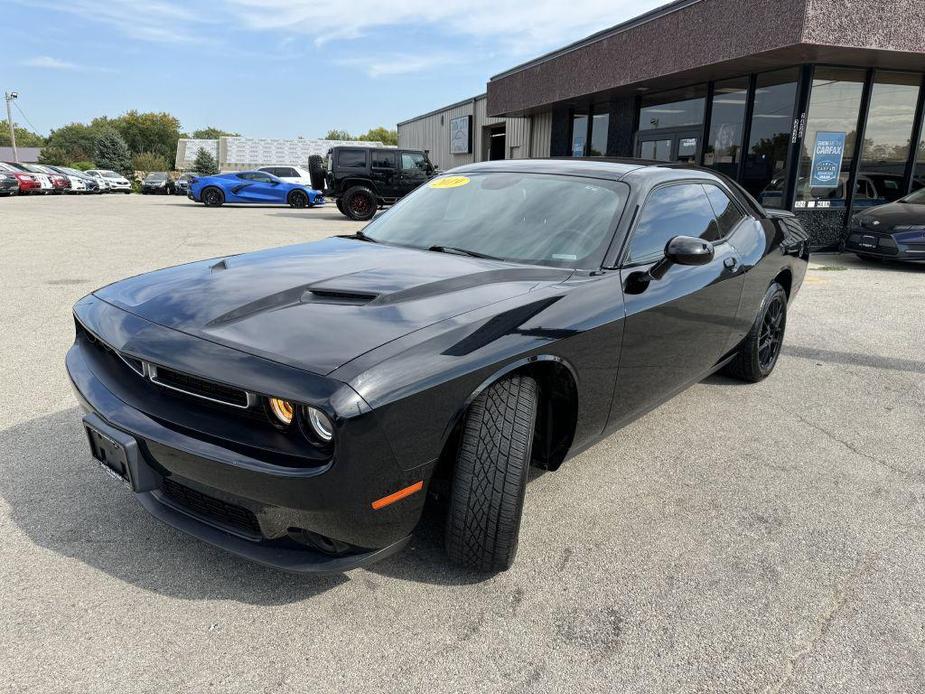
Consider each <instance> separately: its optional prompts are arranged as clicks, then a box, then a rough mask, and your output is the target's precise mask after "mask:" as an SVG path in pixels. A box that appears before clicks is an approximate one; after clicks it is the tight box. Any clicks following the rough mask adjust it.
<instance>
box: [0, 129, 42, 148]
mask: <svg viewBox="0 0 925 694" xmlns="http://www.w3.org/2000/svg"><path fill="white" fill-rule="evenodd" d="M13 131H14V132H15V133H16V146H17V147H42V146H43V145H44V144H45V138H44V137H42V136H41V135H39V134H38V133H34V132H32V131H31V130H26V129H25V128H23V127H21V126H19V125H18V124H17V123H13ZM11 144H13V143H12V141H11V140H10V126H9V124H8V123H2V124H0V147H9V146H10V145H11Z"/></svg>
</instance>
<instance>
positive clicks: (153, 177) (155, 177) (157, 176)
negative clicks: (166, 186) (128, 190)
mask: <svg viewBox="0 0 925 694" xmlns="http://www.w3.org/2000/svg"><path fill="white" fill-rule="evenodd" d="M145 180H146V181H165V180H167V174H162V173H150V174H148V175H147V176H145Z"/></svg>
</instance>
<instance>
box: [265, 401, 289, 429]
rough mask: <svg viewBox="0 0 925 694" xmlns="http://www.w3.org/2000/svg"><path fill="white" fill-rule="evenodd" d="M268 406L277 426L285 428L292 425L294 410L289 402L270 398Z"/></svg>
mask: <svg viewBox="0 0 925 694" xmlns="http://www.w3.org/2000/svg"><path fill="white" fill-rule="evenodd" d="M268 405H269V407H270V412H271V413H272V414H273V416H274V417H275V418H276V421H277V422H278V423H279V424H282V425H283V426H286V427H288V426H289V425H290V424H292V417H293V415H295V408H293V406H292V403H291V402H289V401H288V400H280V399H279V398H270V399H269V401H268Z"/></svg>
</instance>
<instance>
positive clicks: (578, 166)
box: [443, 157, 718, 181]
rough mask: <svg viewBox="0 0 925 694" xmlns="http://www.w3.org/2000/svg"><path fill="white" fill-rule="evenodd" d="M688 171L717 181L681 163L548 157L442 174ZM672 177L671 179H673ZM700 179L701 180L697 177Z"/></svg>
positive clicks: (617, 175)
mask: <svg viewBox="0 0 925 694" xmlns="http://www.w3.org/2000/svg"><path fill="white" fill-rule="evenodd" d="M679 169H680V170H683V171H690V172H694V173H697V174H700V175H703V177H704V178H708V177H717V178H718V176H717V175H716V172H715V171H713V170H711V169H705V168H703V167H700V166H694V165H692V164H682V163H674V162H671V163H668V162H660V161H651V160H648V159H630V158H620V157H550V158H546V159H499V160H495V161H483V162H478V163H475V164H464V165H463V166H458V167H455V168H453V169H449V170H448V171H446V172H443V173H449V172H452V173H465V172H476V171H493V170H494V171H531V172H533V173H552V174H555V173H558V174H566V175H572V176H591V177H594V178H610V179H613V180H615V181H619V180H621V179H622V178H623V177H624V176H626V175H627V174H629V173H633V172H642V171H643V170H645V171H647V172H648V171H649V170H651V172H652V173H653V174H661V175H664V176H665V177H668V178H671V177H676V176H677V171H678V170H679ZM672 174H673V175H672ZM698 177H700V176H698Z"/></svg>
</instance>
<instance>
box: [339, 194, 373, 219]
mask: <svg viewBox="0 0 925 694" xmlns="http://www.w3.org/2000/svg"><path fill="white" fill-rule="evenodd" d="M343 205H344V209H343V212H344V214H346V215H347V216H348V217H349V218H350V219H352V220H353V221H355V222H366V221H369V220H370V219H372V218H373V215H374V214H376V210H377V209H378V208H379V203H378V201H377V200H376V196H375V195H373V191H371V190H370V189H369V188H365V187H363V186H356V187H354V188H351V189H350V190H348V191H347V193H346V195H344V203H343Z"/></svg>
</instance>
